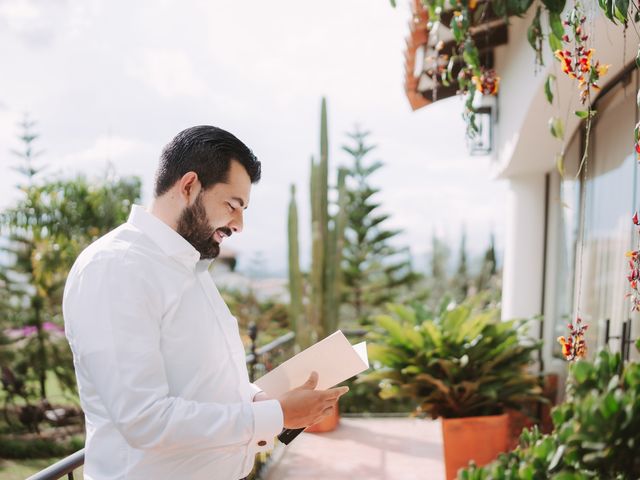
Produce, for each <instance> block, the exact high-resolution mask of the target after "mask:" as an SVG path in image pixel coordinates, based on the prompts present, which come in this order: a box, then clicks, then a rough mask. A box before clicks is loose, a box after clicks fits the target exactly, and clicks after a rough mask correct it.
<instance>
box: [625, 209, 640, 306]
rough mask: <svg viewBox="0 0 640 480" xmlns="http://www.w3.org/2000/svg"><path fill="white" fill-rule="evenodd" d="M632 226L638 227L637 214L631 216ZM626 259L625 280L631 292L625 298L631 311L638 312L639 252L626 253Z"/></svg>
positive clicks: (639, 303)
mask: <svg viewBox="0 0 640 480" xmlns="http://www.w3.org/2000/svg"><path fill="white" fill-rule="evenodd" d="M633 224H634V225H635V226H636V227H638V226H640V220H639V219H638V212H636V213H635V214H634V215H633ZM638 235H640V228H638ZM627 258H629V275H627V280H628V281H629V287H631V292H630V293H628V294H627V298H630V299H631V311H632V312H640V285H639V283H640V251H638V249H636V250H631V251H629V252H627Z"/></svg>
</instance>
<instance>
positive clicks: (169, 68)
mask: <svg viewBox="0 0 640 480" xmlns="http://www.w3.org/2000/svg"><path fill="white" fill-rule="evenodd" d="M126 71H127V73H128V74H129V75H130V76H131V77H132V78H135V79H137V80H139V81H141V82H142V83H144V84H145V85H146V86H148V87H150V88H152V89H154V90H155V91H156V92H157V93H159V94H160V95H161V96H162V97H167V98H170V97H179V96H198V95H202V94H204V93H205V92H206V90H207V89H206V84H205V82H204V81H203V80H202V78H200V77H199V76H198V74H197V73H196V71H195V69H194V67H193V64H192V62H191V60H190V58H189V56H188V55H187V53H186V52H184V51H182V50H179V49H175V48H145V49H142V50H141V51H140V52H138V53H137V54H136V55H134V57H133V58H130V59H129V61H128V62H127V65H126Z"/></svg>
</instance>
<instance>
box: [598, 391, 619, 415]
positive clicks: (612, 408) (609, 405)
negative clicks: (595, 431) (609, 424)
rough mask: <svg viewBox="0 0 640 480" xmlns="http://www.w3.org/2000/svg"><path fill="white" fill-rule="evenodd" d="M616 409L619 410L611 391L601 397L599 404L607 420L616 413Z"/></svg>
mask: <svg viewBox="0 0 640 480" xmlns="http://www.w3.org/2000/svg"><path fill="white" fill-rule="evenodd" d="M618 410H620V405H619V404H618V402H617V401H616V399H615V396H614V395H613V393H612V392H609V393H607V394H606V395H605V396H604V398H603V399H602V404H601V405H600V411H601V412H602V416H603V417H604V418H605V420H607V419H609V418H611V417H612V416H613V415H615V414H616V413H618Z"/></svg>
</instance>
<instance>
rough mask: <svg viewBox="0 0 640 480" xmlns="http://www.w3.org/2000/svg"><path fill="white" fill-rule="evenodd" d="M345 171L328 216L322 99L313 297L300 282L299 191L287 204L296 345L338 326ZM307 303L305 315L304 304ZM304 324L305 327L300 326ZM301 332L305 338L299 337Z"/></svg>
mask: <svg viewBox="0 0 640 480" xmlns="http://www.w3.org/2000/svg"><path fill="white" fill-rule="evenodd" d="M345 179H346V171H344V170H342V169H340V170H339V172H338V185H337V190H338V202H337V212H336V213H335V214H334V215H330V212H329V138H328V127H327V102H326V99H324V98H323V99H322V106H321V114H320V158H319V160H318V161H317V162H316V161H315V159H314V158H312V159H311V175H310V182H309V196H310V202H311V269H310V272H309V276H308V277H309V289H308V290H309V295H308V299H307V301H306V302H305V301H304V292H303V288H302V286H301V282H299V279H301V278H302V275H301V274H300V273H299V272H300V263H299V254H298V232H297V230H298V229H297V223H298V218H297V206H296V204H295V188H292V190H291V203H290V206H289V225H288V228H289V291H290V294H291V307H290V308H291V310H290V311H291V312H292V314H293V315H294V317H293V320H292V323H294V325H296V331H297V333H298V334H299V336H298V339H297V341H298V344H299V345H300V346H301V347H303V348H304V347H306V346H308V345H309V344H311V343H313V342H315V341H318V340H320V339H322V338H324V337H325V336H327V335H329V334H330V333H333V331H334V330H335V329H336V328H337V327H338V323H339V318H338V312H339V306H340V288H341V283H342V274H341V268H340V264H341V262H342V251H343V248H344V230H345V225H346V223H347V217H346V213H345V207H346V202H347V192H346V185H345ZM305 303H306V315H304V313H305V312H304V308H303V306H304V305H305ZM303 321H304V322H306V325H303V324H302V322H303ZM300 334H301V335H300Z"/></svg>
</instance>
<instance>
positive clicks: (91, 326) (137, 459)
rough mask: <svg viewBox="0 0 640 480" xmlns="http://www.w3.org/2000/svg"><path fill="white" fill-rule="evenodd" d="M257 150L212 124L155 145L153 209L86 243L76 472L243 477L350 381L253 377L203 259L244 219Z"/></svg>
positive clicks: (71, 282)
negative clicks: (277, 384)
mask: <svg viewBox="0 0 640 480" xmlns="http://www.w3.org/2000/svg"><path fill="white" fill-rule="evenodd" d="M259 179H260V162H259V161H258V160H257V159H256V158H255V156H254V155H253V153H252V152H251V150H249V149H248V148H247V147H246V146H245V145H244V144H243V143H242V142H241V141H240V140H238V139H237V138H236V137H234V136H233V135H232V134H230V133H228V132H226V131H224V130H221V129H219V128H215V127H211V126H198V127H193V128H189V129H187V130H184V131H182V132H180V133H179V134H178V135H177V136H176V137H175V138H174V139H173V140H172V141H171V142H170V143H169V144H168V145H167V146H166V147H165V148H164V150H163V152H162V155H161V158H160V166H159V168H158V171H157V175H156V184H155V196H154V201H153V204H152V206H151V208H150V210H149V211H146V210H145V209H144V208H142V207H140V206H134V207H133V209H132V211H131V215H130V217H129V220H128V221H127V223H125V224H124V225H121V226H120V227H118V228H117V229H116V230H114V231H113V232H111V233H109V234H107V235H105V236H104V237H102V238H100V239H99V240H97V241H96V242H95V243H93V244H92V245H91V246H89V247H88V248H87V249H86V250H85V251H84V252H82V254H81V255H80V256H79V257H78V259H77V260H76V262H75V264H74V266H73V268H72V269H71V272H70V274H69V277H68V280H67V284H66V287H65V295H64V300H63V311H64V318H65V331H66V334H67V338H68V340H69V343H70V345H71V349H72V351H73V358H74V365H75V369H76V375H77V379H78V387H79V392H80V401H81V403H82V408H83V409H84V412H85V417H86V433H87V438H86V449H85V467H84V475H85V478H86V479H90V480H106V479H109V480H112V479H127V480H133V479H141V480H142V479H143V480H157V479H175V478H184V479H189V480H198V479H223V480H226V479H229V480H237V479H239V478H241V477H244V476H246V475H247V474H248V473H249V472H250V471H251V469H252V468H253V463H254V456H255V454H256V453H257V452H261V451H264V450H267V449H269V448H271V447H272V444H273V439H274V437H275V436H276V435H277V434H279V433H280V432H281V430H282V429H283V427H286V428H302V427H306V426H308V425H311V424H313V423H316V422H317V421H319V420H320V419H322V418H323V417H324V416H326V415H328V414H329V413H331V410H332V409H333V408H336V407H337V401H338V398H339V397H340V396H341V395H343V394H344V393H346V391H347V388H346V387H341V388H335V389H330V390H326V391H316V390H314V388H315V386H316V384H317V375H316V374H315V373H312V374H311V376H310V377H309V380H308V381H307V382H306V383H305V385H302V386H301V387H298V388H296V389H294V390H291V391H290V392H288V393H287V394H285V395H283V396H282V397H280V398H276V399H269V398H268V397H267V395H266V394H265V393H264V392H261V391H259V389H258V388H257V387H256V386H255V385H253V384H251V383H249V379H248V375H247V369H246V364H245V360H244V358H245V352H244V349H243V345H242V342H241V340H240V336H239V332H238V325H237V321H236V320H235V318H234V317H233V316H232V315H231V313H230V312H229V310H228V308H227V306H226V305H225V303H224V301H223V300H222V298H221V297H220V294H219V293H218V290H217V289H216V287H215V285H214V283H213V281H212V279H211V276H210V274H209V266H210V263H211V261H212V259H214V258H215V257H216V256H217V255H218V253H219V251H220V244H221V243H222V242H223V241H224V240H225V239H226V238H227V237H230V236H231V235H233V234H235V233H239V232H241V231H242V227H243V211H244V209H246V208H247V207H248V205H249V196H250V191H251V185H252V184H253V183H256V182H257V181H258V180H259Z"/></svg>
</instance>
